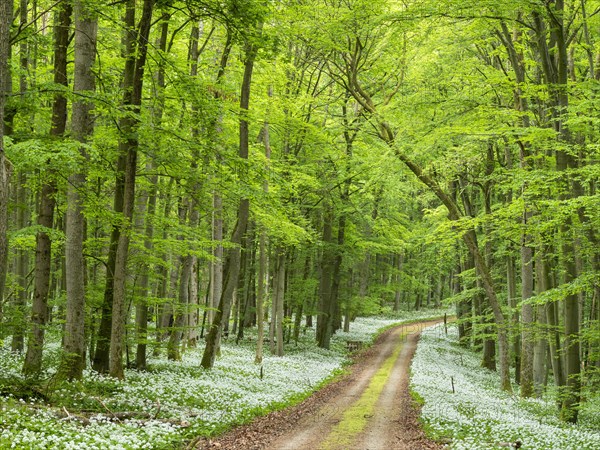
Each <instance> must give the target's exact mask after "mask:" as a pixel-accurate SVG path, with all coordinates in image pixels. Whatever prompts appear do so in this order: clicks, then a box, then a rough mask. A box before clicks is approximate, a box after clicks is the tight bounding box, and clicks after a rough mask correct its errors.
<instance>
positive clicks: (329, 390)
mask: <svg viewBox="0 0 600 450" xmlns="http://www.w3.org/2000/svg"><path fill="white" fill-rule="evenodd" d="M433 323H435V322H422V323H416V324H412V325H401V326H399V327H396V328H393V329H391V330H388V331H386V332H385V333H383V334H382V335H381V336H379V338H378V339H377V341H376V343H375V344H374V345H373V346H372V347H370V348H369V349H367V350H365V351H362V352H360V353H359V354H357V355H356V356H355V358H354V363H353V364H352V365H351V366H350V369H349V373H348V374H347V375H344V376H343V377H342V378H341V379H339V380H338V381H335V382H333V383H331V384H329V385H327V386H325V387H324V388H323V389H321V390H319V391H317V392H315V393H314V394H313V395H311V396H310V397H309V398H307V399H306V400H304V401H303V402H302V403H300V404H298V405H296V406H294V407H291V408H287V409H285V410H282V411H277V412H273V413H271V414H268V415H266V416H263V417H259V418H257V419H256V420H254V421H253V422H252V423H250V424H248V425H244V426H241V427H238V428H235V429H233V430H231V431H230V432H228V433H226V434H224V435H222V436H219V437H216V438H214V439H212V440H208V439H202V440H199V441H195V442H193V443H192V444H190V446H189V447H188V448H190V449H191V448H194V449H216V448H219V449H231V450H234V449H235V450H251V449H272V450H309V449H310V450H312V449H318V448H319V446H320V444H321V442H323V441H324V440H325V439H326V438H327V436H328V434H329V432H330V431H331V430H332V428H333V427H334V426H335V425H336V424H337V423H339V422H340V420H341V417H342V415H343V413H344V411H345V410H346V409H347V408H348V407H349V406H350V405H352V404H353V403H354V402H355V401H356V400H358V398H360V396H361V394H362V393H363V391H364V390H365V389H366V387H367V386H368V385H369V381H370V380H371V378H372V377H373V375H374V374H375V373H376V372H377V370H378V369H379V367H380V366H381V364H382V363H383V362H384V361H385V360H386V359H387V358H388V357H389V356H390V355H392V354H393V352H394V350H395V349H396V348H397V347H398V345H404V347H403V348H402V351H401V353H400V355H399V356H398V358H397V360H396V362H395V363H394V367H393V369H392V372H391V375H390V377H389V379H388V381H387V383H386V385H385V387H384V389H383V392H382V393H381V395H380V396H379V399H378V400H377V404H376V407H375V411H374V413H373V414H372V415H369V416H365V417H366V418H367V419H368V422H367V426H366V428H365V429H364V430H363V431H362V433H360V434H359V435H358V436H356V438H355V439H354V442H353V444H352V445H351V446H350V447H348V446H347V445H346V446H345V447H343V448H344V450H359V449H360V450H362V449H365V450H366V449H369V450H376V449H381V450H384V449H385V450H388V449H398V450H404V449H406V450H409V449H410V450H421V449H422V450H426V449H442V448H444V447H443V446H442V445H441V444H438V443H435V442H432V441H430V440H429V439H427V438H426V437H425V435H424V434H423V431H422V429H421V427H420V424H419V420H418V418H419V408H418V406H417V405H416V404H415V402H414V401H413V399H412V398H411V396H410V393H409V389H408V382H409V368H410V362H411V360H412V357H413V355H414V352H415V350H416V345H417V341H418V337H419V334H420V333H419V332H420V330H422V329H423V328H424V327H426V326H429V325H432V324H433ZM403 336H405V337H403Z"/></svg>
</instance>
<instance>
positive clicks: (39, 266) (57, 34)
mask: <svg viewBox="0 0 600 450" xmlns="http://www.w3.org/2000/svg"><path fill="white" fill-rule="evenodd" d="M72 12H73V8H72V6H71V3H70V2H65V3H63V4H61V5H59V6H58V10H57V19H56V27H55V31H54V83H55V84H58V85H62V86H65V87H66V86H68V79H67V49H68V46H69V33H70V30H69V27H70V26H71V14H72ZM66 124H67V99H66V97H65V96H64V95H62V94H57V95H55V97H54V103H53V105H52V125H51V129H50V135H51V136H53V137H55V138H59V137H62V136H63V134H64V132H65V128H66ZM48 172H49V173H48V174H47V175H46V176H47V177H48V178H49V179H47V180H46V181H45V182H44V184H43V185H42V189H41V193H40V205H39V213H38V225H39V226H40V227H43V228H42V230H41V231H39V232H38V233H37V234H36V250H35V271H34V274H35V275H34V277H35V280H34V291H33V304H32V308H31V331H30V333H29V339H28V341H27V354H26V355H25V363H24V365H23V373H25V374H26V375H33V374H37V373H39V372H40V370H41V367H42V349H43V346H44V327H45V325H46V322H47V320H48V291H49V289H50V266H51V264H52V255H51V248H52V243H51V241H50V236H49V234H48V233H47V232H46V231H45V230H46V229H51V228H52V226H53V225H54V207H55V205H56V197H55V195H56V181H55V180H54V173H53V172H54V171H53V170H49V171H48Z"/></svg>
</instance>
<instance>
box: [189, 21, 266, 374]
mask: <svg viewBox="0 0 600 450" xmlns="http://www.w3.org/2000/svg"><path fill="white" fill-rule="evenodd" d="M256 30H257V31H258V32H259V33H260V32H261V30H262V24H260V25H258V27H257V29H256ZM257 51H258V47H257V44H256V43H250V42H247V43H246V49H245V53H246V60H245V62H244V76H243V79H242V88H241V94H240V110H241V118H240V149H239V156H240V158H241V159H244V160H247V159H248V150H249V134H248V131H249V130H248V119H247V112H248V107H249V106H250V87H251V82H252V72H253V70H254V61H255V60H256V53H257ZM242 175H243V174H242ZM237 216H238V217H237V219H238V220H237V223H236V226H235V228H234V231H233V234H232V236H231V243H232V244H233V245H234V247H233V248H232V249H231V250H230V252H229V255H228V258H227V263H226V266H225V268H226V270H225V271H224V274H225V275H224V287H223V293H222V295H221V299H220V300H219V306H218V309H217V311H216V313H215V316H214V319H213V322H212V323H211V325H210V330H209V332H208V336H207V337H206V347H205V348H204V354H203V355H202V362H201V364H202V367H204V368H205V369H209V368H212V367H213V365H214V363H215V357H216V354H217V349H218V347H219V343H220V338H221V332H222V330H223V327H224V323H223V322H222V321H223V320H224V318H227V317H229V311H230V308H231V301H232V298H233V293H234V290H235V288H236V287H237V284H238V277H239V273H240V263H241V248H240V245H241V243H242V237H243V236H244V234H245V233H246V228H247V226H248V218H249V216H250V200H249V199H247V198H242V199H240V204H239V206H238V215H237Z"/></svg>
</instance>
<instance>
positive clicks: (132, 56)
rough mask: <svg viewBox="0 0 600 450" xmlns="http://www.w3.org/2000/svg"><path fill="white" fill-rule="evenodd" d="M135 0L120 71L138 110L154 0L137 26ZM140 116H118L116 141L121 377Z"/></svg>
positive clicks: (114, 329)
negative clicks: (120, 205)
mask: <svg viewBox="0 0 600 450" xmlns="http://www.w3.org/2000/svg"><path fill="white" fill-rule="evenodd" d="M135 3H136V2H135V0H128V1H127V3H126V13H125V24H126V27H127V30H126V35H125V52H126V53H125V58H126V59H125V72H124V74H123V90H124V96H123V106H124V107H125V108H130V109H131V112H132V113H133V114H136V115H137V114H139V113H140V106H141V103H142V87H143V80H144V67H145V64H146V54H147V49H148V36H149V33H150V25H151V20H152V7H153V4H154V2H153V0H144V5H143V9H142V17H141V19H140V23H139V30H137V29H136V27H135ZM138 122H139V118H137V117H133V115H127V116H125V117H123V118H122V119H121V120H120V129H121V132H122V133H123V136H122V137H121V142H120V143H119V153H120V158H123V159H124V166H123V167H124V170H123V218H122V223H121V224H120V233H119V240H118V244H117V251H116V257H115V273H114V286H113V304H112V320H111V334H110V359H109V373H110V375H111V376H113V377H115V378H118V379H123V378H124V377H125V374H124V371H123V344H124V337H125V336H124V332H125V323H126V320H127V317H126V315H125V313H126V308H125V305H126V303H125V288H126V280H127V278H126V275H127V257H128V254H129V240H130V234H131V220H132V218H133V209H134V203H135V176H136V168H137V149H138V145H139V142H138V139H137V133H136V128H137V125H138Z"/></svg>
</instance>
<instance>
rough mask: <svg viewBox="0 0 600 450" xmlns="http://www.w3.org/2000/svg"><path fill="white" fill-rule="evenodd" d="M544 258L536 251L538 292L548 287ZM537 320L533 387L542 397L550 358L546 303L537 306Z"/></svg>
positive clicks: (538, 395) (536, 393)
mask: <svg viewBox="0 0 600 450" xmlns="http://www.w3.org/2000/svg"><path fill="white" fill-rule="evenodd" d="M543 265H544V263H543V259H542V257H541V256H540V255H538V254H537V253H536V258H535V268H536V279H537V294H538V295H539V294H541V293H542V292H544V290H545V288H546V283H545V280H544V281H542V279H543V278H544V276H545V274H544V269H543ZM536 322H537V329H536V333H535V336H534V337H535V342H534V348H533V389H534V394H535V396H536V397H538V398H539V397H541V396H542V394H543V392H544V387H545V386H546V380H547V374H548V370H547V368H546V361H547V360H548V358H547V354H548V340H547V339H546V335H547V320H546V307H545V305H538V306H537V307H536Z"/></svg>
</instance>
